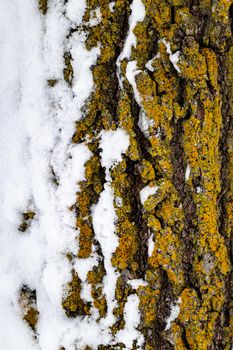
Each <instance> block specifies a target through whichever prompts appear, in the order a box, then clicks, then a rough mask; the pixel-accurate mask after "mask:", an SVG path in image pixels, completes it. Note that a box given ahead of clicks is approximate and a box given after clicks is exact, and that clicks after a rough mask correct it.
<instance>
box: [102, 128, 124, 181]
mask: <svg viewBox="0 0 233 350" xmlns="http://www.w3.org/2000/svg"><path fill="white" fill-rule="evenodd" d="M100 136H101V139H100V148H101V164H102V166H103V167H105V168H106V180H107V181H109V180H110V168H111V167H112V166H114V165H115V164H116V163H119V162H120V161H121V160H122V154H124V153H125V152H126V151H127V149H128V147H129V135H128V134H127V132H126V131H125V130H123V129H121V128H118V129H117V130H108V131H101V133H100Z"/></svg>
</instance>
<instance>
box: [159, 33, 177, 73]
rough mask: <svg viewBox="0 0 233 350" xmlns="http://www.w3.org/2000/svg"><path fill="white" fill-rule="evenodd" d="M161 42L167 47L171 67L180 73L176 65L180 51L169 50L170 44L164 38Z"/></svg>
mask: <svg viewBox="0 0 233 350" xmlns="http://www.w3.org/2000/svg"><path fill="white" fill-rule="evenodd" d="M162 42H163V43H164V45H165V46H166V49H167V53H168V54H169V59H170V61H171V63H172V65H173V67H174V68H175V70H176V71H177V72H178V73H180V72H181V70H180V67H179V66H178V64H177V63H178V61H179V55H180V51H176V52H175V53H172V51H171V45H170V43H169V42H167V41H166V40H165V39H162Z"/></svg>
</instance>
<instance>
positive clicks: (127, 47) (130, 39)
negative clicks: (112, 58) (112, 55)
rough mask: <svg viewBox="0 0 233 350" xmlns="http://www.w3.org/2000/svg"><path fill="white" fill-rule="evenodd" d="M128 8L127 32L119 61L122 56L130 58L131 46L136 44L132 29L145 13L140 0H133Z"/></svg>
mask: <svg viewBox="0 0 233 350" xmlns="http://www.w3.org/2000/svg"><path fill="white" fill-rule="evenodd" d="M130 9H131V15H130V16H129V32H128V35H127V37H126V40H125V43H124V47H123V51H122V52H121V54H120V56H119V57H118V60H119V61H122V60H123V59H124V58H128V59H129V58H130V56H131V50H132V47H133V46H134V47H135V46H136V44H137V39H136V36H135V34H134V33H133V30H134V28H135V27H136V25H137V23H138V22H142V21H143V19H144V17H145V15H146V11H145V6H144V4H143V2H142V1H141V0H133V2H132V4H131V5H130ZM119 61H118V62H119Z"/></svg>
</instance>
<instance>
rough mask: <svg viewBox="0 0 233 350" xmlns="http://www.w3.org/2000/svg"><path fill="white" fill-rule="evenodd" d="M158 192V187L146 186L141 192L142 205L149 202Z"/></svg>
mask: <svg viewBox="0 0 233 350" xmlns="http://www.w3.org/2000/svg"><path fill="white" fill-rule="evenodd" d="M157 191H158V186H146V187H144V188H143V189H142V190H141V191H140V200H141V203H142V205H143V204H144V203H145V202H146V201H147V199H148V198H149V197H150V196H152V195H154V194H156V192H157Z"/></svg>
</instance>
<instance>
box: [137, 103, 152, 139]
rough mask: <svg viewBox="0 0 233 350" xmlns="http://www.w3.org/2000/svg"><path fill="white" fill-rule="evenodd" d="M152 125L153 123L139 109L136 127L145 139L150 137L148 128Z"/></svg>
mask: <svg viewBox="0 0 233 350" xmlns="http://www.w3.org/2000/svg"><path fill="white" fill-rule="evenodd" d="M153 124H154V121H153V120H152V119H149V118H148V117H147V115H146V113H145V112H144V111H143V109H142V108H141V110H140V113H139V120H138V126H139V128H140V130H141V132H142V133H143V134H144V136H145V137H149V135H150V133H149V128H150V126H153Z"/></svg>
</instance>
